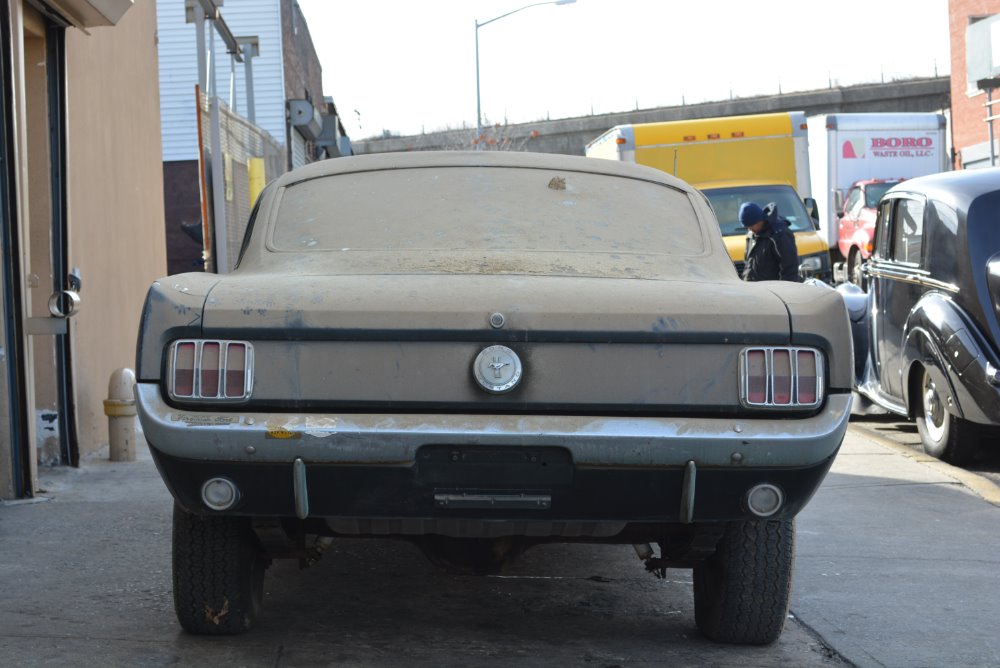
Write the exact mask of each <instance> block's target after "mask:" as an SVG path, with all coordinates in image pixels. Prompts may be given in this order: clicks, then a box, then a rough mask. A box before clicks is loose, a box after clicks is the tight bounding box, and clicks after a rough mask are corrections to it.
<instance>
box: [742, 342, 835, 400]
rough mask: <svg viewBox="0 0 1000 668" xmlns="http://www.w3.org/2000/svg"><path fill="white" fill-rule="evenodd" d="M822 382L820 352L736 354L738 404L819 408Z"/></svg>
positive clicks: (775, 349) (749, 350) (779, 349)
mask: <svg viewBox="0 0 1000 668" xmlns="http://www.w3.org/2000/svg"><path fill="white" fill-rule="evenodd" d="M823 381H824V379H823V353H821V352H820V351H818V350H816V349H814V348H791V347H768V348H744V349H743V351H742V352H741V353H740V402H741V403H742V404H743V405H744V406H747V407H755V408H759V407H763V408H812V407H815V406H819V404H820V403H821V402H822V401H823Z"/></svg>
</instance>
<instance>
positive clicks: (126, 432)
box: [104, 368, 135, 462]
mask: <svg viewBox="0 0 1000 668" xmlns="http://www.w3.org/2000/svg"><path fill="white" fill-rule="evenodd" d="M134 388H135V373H133V371H132V369H124V368H123V369H118V370H116V371H115V372H114V373H112V374H111V380H109V381H108V398H107V399H105V400H104V414H105V415H107V416H108V442H109V444H110V448H109V455H110V459H111V461H113V462H134V461H135V395H134V394H133V391H134Z"/></svg>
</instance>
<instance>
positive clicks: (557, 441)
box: [135, 383, 851, 468]
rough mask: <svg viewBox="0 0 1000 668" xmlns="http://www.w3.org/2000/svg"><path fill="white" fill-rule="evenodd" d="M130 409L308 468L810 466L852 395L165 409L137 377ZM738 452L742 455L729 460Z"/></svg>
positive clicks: (171, 447)
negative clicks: (747, 411) (521, 457)
mask: <svg viewBox="0 0 1000 668" xmlns="http://www.w3.org/2000/svg"><path fill="white" fill-rule="evenodd" d="M135 394H136V409H137V411H138V413H139V419H140V420H141V422H142V427H143V431H144V434H145V437H146V440H147V441H148V442H149V444H150V446H151V447H153V448H155V449H157V450H159V451H161V452H163V453H165V454H168V455H171V456H174V457H181V458H186V459H197V460H202V461H205V460H211V461H221V462H226V461H238V462H288V463H291V462H293V461H295V459H296V458H297V457H298V458H301V459H302V460H303V461H307V462H309V464H310V466H316V465H322V464H360V465H387V466H413V465H414V464H415V462H416V454H417V450H418V449H419V448H420V447H421V446H423V445H428V444H435V445H498V446H511V447H527V446H546V445H551V446H557V447H563V448H566V449H567V450H568V451H569V452H570V454H571V455H572V457H573V462H574V464H576V465H577V466H676V467H684V466H686V465H687V463H688V462H689V461H694V462H696V464H697V465H698V466H721V467H727V468H732V467H758V466H808V465H811V464H815V463H817V462H820V461H822V460H824V459H826V458H827V457H829V456H830V455H832V454H833V453H835V452H836V451H837V448H838V447H840V442H841V440H842V439H843V437H844V433H845V432H846V431H847V423H848V419H849V418H850V404H851V395H850V394H849V393H843V394H833V395H829V396H828V397H827V398H826V402H825V404H824V406H823V408H822V409H821V410H820V411H818V412H817V413H815V414H814V415H811V416H807V417H802V418H795V417H792V416H791V415H789V416H788V417H785V418H782V419H775V418H774V416H773V414H772V415H769V416H766V417H761V418H759V419H755V418H721V417H720V418H705V417H697V418H689V417H683V416H669V417H630V416H621V417H607V416H600V415H594V416H589V415H571V416H565V415H462V414H454V415H453V414H395V415H385V414H364V413H360V414H351V413H308V414H306V413H250V412H238V410H233V408H230V407H225V406H217V407H215V408H214V409H213V410H211V411H204V410H203V411H192V410H185V409H182V408H174V407H172V406H170V405H168V404H167V403H166V402H165V401H164V400H163V397H162V396H161V394H160V388H159V386H158V385H157V384H155V383H137V384H136V388H135ZM734 455H739V456H738V457H735V456H734Z"/></svg>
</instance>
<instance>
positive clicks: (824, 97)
mask: <svg viewBox="0 0 1000 668" xmlns="http://www.w3.org/2000/svg"><path fill="white" fill-rule="evenodd" d="M950 99H951V88H950V82H949V78H948V77H935V78H928V79H910V80H906V81H893V82H891V83H885V84H863V85H856V86H845V87H838V88H824V89H821V90H812V91H804V92H798V93H785V94H782V95H770V96H765V97H753V98H736V99H733V100H723V101H720V102H704V103H702V104H688V105H682V106H676V107H659V108H656V109H642V110H636V111H626V112H618V113H612V114H598V115H594V116H582V117H579V118H564V119H560V120H555V121H536V122H534V123H518V124H514V125H505V126H501V127H494V128H491V129H489V130H488V132H487V136H488V137H492V138H494V139H495V140H496V141H497V144H495V145H493V146H490V148H498V147H499V148H503V149H508V150H524V151H534V152H538V153H563V154H567V155H583V151H584V147H585V146H586V145H587V143H588V142H590V141H591V140H593V139H595V138H596V137H598V136H599V135H600V134H601V133H603V132H604V131H605V130H608V129H609V128H612V127H614V126H616V125H623V124H626V123H652V122H658V121H674V120H680V119H690V118H711V117H714V116H738V115H742V114H759V113H766V112H778V111H804V112H805V113H806V115H807V116H813V115H816V114H831V113H847V112H866V113H868V112H905V111H919V112H940V111H943V110H947V109H948V107H949V104H950ZM475 136H476V131H475V129H463V130H449V131H444V132H430V133H426V134H420V135H410V136H407V137H386V138H374V139H362V140H360V141H355V142H353V147H354V152H355V153H356V154H362V153H389V152H393V151H431V150H462V149H472V148H474V145H473V140H474V139H475Z"/></svg>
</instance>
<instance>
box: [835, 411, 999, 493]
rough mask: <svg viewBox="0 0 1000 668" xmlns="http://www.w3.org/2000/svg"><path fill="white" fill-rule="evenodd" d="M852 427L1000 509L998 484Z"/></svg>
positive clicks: (860, 428) (890, 440)
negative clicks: (951, 479) (953, 481)
mask: <svg viewBox="0 0 1000 668" xmlns="http://www.w3.org/2000/svg"><path fill="white" fill-rule="evenodd" d="M851 426H853V427H857V428H858V429H859V430H860V431H862V432H864V437H865V438H867V439H868V440H870V441H872V442H874V443H878V444H879V445H881V446H883V447H885V448H888V449H890V450H892V451H893V452H895V453H897V454H900V455H903V456H904V457H907V458H909V459H912V460H913V461H915V462H919V463H921V464H923V465H925V466H927V467H929V468H932V469H934V470H935V471H937V472H938V473H941V474H944V475H946V476H948V477H950V478H954V479H955V480H957V481H958V482H959V483H961V484H962V486H963V487H966V488H968V489H969V490H971V491H973V492H975V493H976V495H978V496H979V497H980V498H982V499H983V501H986V502H987V503H989V504H991V505H994V506H998V507H1000V486H998V485H997V484H996V483H994V482H992V481H990V480H987V479H986V478H984V477H982V476H980V475H977V474H976V473H974V472H972V471H966V470H965V469H963V468H959V467H957V466H952V465H951V464H948V463H947V462H943V461H941V460H940V459H937V458H935V457H931V456H930V455H926V454H924V453H922V452H918V451H916V450H914V449H913V448H911V447H909V446H906V445H903V444H901V443H897V442H895V441H893V440H892V439H890V438H887V437H885V436H883V435H882V434H879V433H877V432H875V431H873V430H871V429H869V428H867V427H865V426H863V425H860V424H852V425H851Z"/></svg>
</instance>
